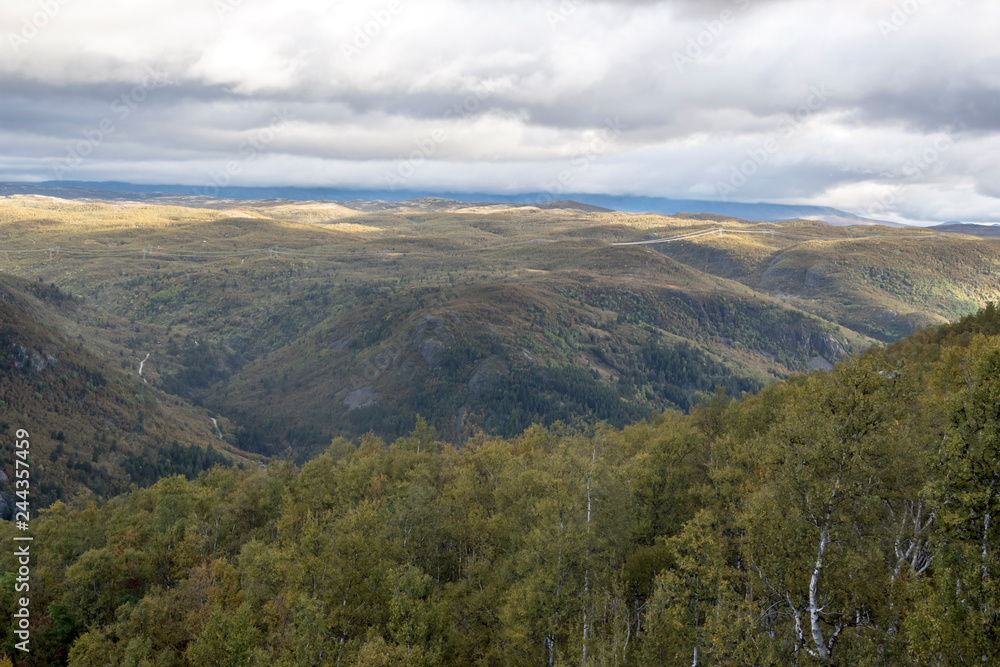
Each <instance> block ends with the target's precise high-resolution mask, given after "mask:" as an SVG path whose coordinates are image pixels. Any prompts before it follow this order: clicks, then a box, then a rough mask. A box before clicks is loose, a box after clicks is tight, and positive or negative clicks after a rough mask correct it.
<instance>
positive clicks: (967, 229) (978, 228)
mask: <svg viewBox="0 0 1000 667" xmlns="http://www.w3.org/2000/svg"><path fill="white" fill-rule="evenodd" d="M929 229H933V230H934V231H936V232H947V233H949V234H969V235H970V236H987V237H991V238H1000V225H977V224H976V223H973V222H946V223H944V224H943V225H934V226H933V227H930V228H929Z"/></svg>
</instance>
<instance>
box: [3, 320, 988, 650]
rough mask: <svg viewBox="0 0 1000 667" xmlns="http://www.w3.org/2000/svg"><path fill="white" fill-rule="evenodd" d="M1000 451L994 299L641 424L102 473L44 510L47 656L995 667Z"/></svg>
mask: <svg viewBox="0 0 1000 667" xmlns="http://www.w3.org/2000/svg"><path fill="white" fill-rule="evenodd" d="M998 454H1000V312H998V311H997V309H996V308H995V307H993V306H992V305H991V306H989V307H988V308H986V309H985V310H983V311H982V312H980V313H979V314H978V315H975V316H970V317H966V318H964V319H962V320H960V321H959V322H957V323H956V324H953V325H946V326H942V327H938V328H936V329H925V330H922V331H920V332H918V333H917V334H914V335H912V336H910V337H908V338H907V339H905V340H903V341H901V342H900V343H898V344H895V345H892V346H890V347H874V348H872V349H870V350H868V351H867V352H865V353H863V354H860V355H858V356H855V357H853V358H850V359H847V360H845V361H842V362H840V363H839V364H838V365H837V366H836V368H835V369H834V370H832V371H830V372H817V373H812V374H808V375H801V374H800V375H794V376H792V377H790V378H789V379H788V380H786V381H782V382H778V383H774V384H771V385H769V386H768V387H766V388H764V389H763V390H762V391H760V392H759V393H758V394H756V395H749V394H747V395H744V397H743V398H741V399H734V398H732V397H729V396H727V395H726V394H725V393H723V392H718V393H715V394H714V395H707V394H703V395H702V396H701V400H700V402H699V404H698V405H697V406H696V407H694V408H693V409H692V410H691V411H690V414H681V413H677V412H666V413H661V414H657V415H656V416H653V417H651V418H649V419H647V420H644V421H641V422H639V423H636V424H633V425H630V426H626V427H624V428H622V429H618V428H614V427H612V426H607V425H595V426H591V427H580V428H570V427H568V426H563V425H561V424H559V423H556V424H554V425H552V426H550V427H548V428H543V427H541V426H532V427H530V428H528V429H527V430H526V431H524V432H523V433H522V434H520V435H518V436H515V437H512V438H500V437H491V436H485V435H480V436H476V437H473V438H471V439H470V440H469V441H468V442H467V443H465V444H464V445H463V446H461V447H455V446H453V445H450V444H445V443H443V442H440V441H439V439H438V438H437V437H436V434H435V432H434V430H433V428H431V427H429V426H428V425H427V424H426V423H425V422H422V421H421V422H419V423H418V425H417V428H416V429H415V430H414V431H413V432H412V433H411V434H410V435H409V436H407V437H403V438H399V439H397V440H395V441H394V442H392V443H388V444H387V443H385V442H383V441H381V440H380V439H378V438H376V437H374V436H368V437H364V438H362V439H361V440H360V442H358V443H354V442H350V441H347V440H345V439H342V438H338V439H335V440H334V441H333V442H332V443H331V444H330V446H329V448H328V449H327V451H326V452H325V453H323V454H322V455H320V456H318V457H317V458H315V459H314V460H311V461H309V462H307V463H305V464H304V465H301V466H297V465H295V464H294V463H293V462H292V461H291V460H287V459H286V460H281V459H280V458H275V459H272V460H271V461H270V463H269V464H268V465H267V467H266V469H265V468H262V467H253V466H251V467H247V468H245V469H234V468H224V467H216V468H214V469H212V470H210V471H208V472H204V473H202V474H201V475H199V476H198V477H197V478H196V479H194V480H191V481H188V480H186V479H185V478H183V477H168V478H165V479H162V480H160V481H159V482H157V483H156V484H154V485H153V486H151V487H149V488H146V489H135V490H133V491H131V492H129V493H125V494H123V495H120V496H117V497H114V498H112V499H110V500H108V501H107V502H98V501H96V500H95V498H94V497H93V496H92V494H90V493H89V492H87V491H83V492H80V493H79V494H78V495H77V496H76V497H74V498H72V499H71V500H70V501H68V502H65V503H64V502H62V501H58V502H56V503H54V504H53V505H52V506H51V507H50V508H49V509H47V510H45V511H44V512H43V514H42V516H41V517H40V518H38V519H36V520H35V526H34V531H35V542H34V545H35V547H34V549H35V551H34V552H33V558H34V559H35V561H34V565H33V567H34V579H33V587H32V596H33V604H34V605H35V609H37V610H38V611H37V612H36V614H35V615H34V616H33V619H32V626H33V632H34V635H33V642H34V644H33V650H32V652H31V654H30V657H29V658H28V659H27V660H26V661H24V662H23V664H26V665H58V664H68V665H73V666H79V667H82V666H85V665H100V666H107V665H137V666H140V665H141V666H143V667H145V666H153V665H157V666H159V665H164V666H165V665H178V666H180V665H192V666H193V665H199V666H200V665H226V666H234V667H235V666H237V665H289V666H290V665H323V664H328V665H357V666H361V665H366V666H369V665H371V666H374V665H427V666H430V665H570V664H572V665H584V664H586V665H595V666H596V665H626V664H633V665H674V664H698V665H702V664H705V665H709V664H718V665H725V664H731V665H736V664H740V665H745V664H760V665H790V664H801V665H810V664H821V665H834V664H836V665H886V664H891V665H961V664H966V665H969V664H977V665H978V664H996V663H997V661H998V660H1000V589H998V582H1000V534H998V527H997V524H996V522H995V521H994V520H993V517H996V516H997V514H998V511H1000V507H998V505H1000V484H998V481H1000V480H998V478H1000V467H998ZM13 530H14V529H13V526H12V525H10V524H8V523H4V524H3V525H2V531H3V533H4V535H3V539H4V540H5V541H7V543H8V544H9V543H10V542H9V538H10V537H11V535H10V534H11V533H12V531H13ZM15 570H16V566H15V562H14V557H13V555H12V554H11V553H10V551H9V550H5V553H4V555H3V557H2V567H0V571H3V572H6V574H4V575H3V576H2V579H3V581H2V584H0V591H2V592H0V595H3V597H4V600H3V601H2V602H0V613H2V614H4V617H3V618H2V619H0V623H3V624H4V626H5V627H9V626H10V620H11V619H10V618H9V617H8V615H9V613H10V612H9V610H11V609H13V608H14V603H13V596H14V593H13V585H12V584H13V578H14V574H13V573H14V571H15ZM12 641H13V639H12V637H10V636H9V637H8V638H7V642H6V644H5V645H4V648H5V650H6V651H7V654H8V655H10V654H11V653H12Z"/></svg>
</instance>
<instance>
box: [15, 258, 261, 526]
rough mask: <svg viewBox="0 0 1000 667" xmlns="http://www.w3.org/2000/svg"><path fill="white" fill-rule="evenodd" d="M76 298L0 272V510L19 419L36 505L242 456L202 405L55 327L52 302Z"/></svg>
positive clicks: (65, 305) (63, 305) (69, 308)
mask: <svg viewBox="0 0 1000 667" xmlns="http://www.w3.org/2000/svg"><path fill="white" fill-rule="evenodd" d="M78 308H79V304H77V303H76V302H75V301H74V299H73V298H72V297H70V296H68V295H67V294H65V293H64V292H61V291H60V290H58V289H56V288H54V287H51V286H46V285H41V284H38V283H29V282H25V281H20V280H17V279H13V278H11V277H9V276H2V277H0V431H2V432H3V434H4V438H3V445H2V448H0V455H2V456H3V466H4V468H3V469H4V470H5V471H6V476H5V477H0V482H2V483H0V498H2V500H0V516H3V517H5V518H6V517H9V516H10V514H11V508H12V505H11V493H12V491H13V479H14V470H13V465H14V456H13V445H12V440H13V438H12V436H11V433H13V432H14V431H16V430H18V429H24V430H26V431H28V433H29V434H30V436H31V437H30V442H31V454H32V457H33V465H34V467H35V474H34V476H33V477H34V479H35V480H36V482H35V486H34V494H35V495H34V499H33V503H34V504H36V505H48V504H50V503H51V502H53V501H54V500H56V499H59V498H69V497H71V496H72V495H74V494H76V493H77V492H79V491H80V490H82V489H89V490H90V491H93V492H94V493H96V494H97V495H99V496H105V497H106V496H110V495H114V494H117V493H121V492H122V491H125V490H127V489H128V488H129V486H130V485H131V484H133V483H138V484H149V483H152V482H154V481H156V480H157V479H159V478H160V477H162V476H163V475H166V474H173V473H186V474H194V473H196V472H197V471H199V470H202V469H204V468H207V467H210V466H211V465H213V464H214V463H216V462H222V463H235V462H237V461H239V460H243V459H245V458H247V457H245V456H242V455H236V453H235V450H233V448H232V447H231V446H230V445H228V444H226V443H225V442H224V441H221V440H220V439H219V437H218V435H217V434H216V433H213V431H212V425H211V422H210V420H209V416H208V415H206V414H204V412H203V411H200V410H196V409H192V408H191V407H190V406H187V405H185V404H183V403H182V402H180V401H178V400H177V399H175V398H172V397H168V396H167V395H165V394H164V393H163V392H161V391H159V390H156V389H154V388H153V387H151V386H149V385H148V384H145V383H143V382H142V381H140V380H138V379H137V378H136V377H129V376H126V375H124V374H123V373H122V372H121V371H120V370H118V369H116V368H113V367H112V366H110V365H109V364H108V363H106V362H105V361H103V360H102V359H101V358H99V357H98V356H96V355H95V354H94V353H93V352H92V351H91V350H90V349H88V347H87V346H86V345H85V343H84V342H81V340H79V339H76V340H74V339H70V338H67V337H66V336H65V335H64V334H63V333H62V332H60V331H59V329H58V326H59V325H58V323H59V321H60V320H61V319H62V318H61V317H60V316H59V315H58V314H57V313H56V311H57V310H62V311H64V312H69V313H72V312H73V311H75V310H77V309H78Z"/></svg>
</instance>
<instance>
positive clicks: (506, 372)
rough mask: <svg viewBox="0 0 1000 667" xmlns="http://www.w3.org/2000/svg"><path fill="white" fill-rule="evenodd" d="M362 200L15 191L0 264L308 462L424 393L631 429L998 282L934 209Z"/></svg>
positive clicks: (252, 440)
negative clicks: (877, 216) (700, 209)
mask: <svg viewBox="0 0 1000 667" xmlns="http://www.w3.org/2000/svg"><path fill="white" fill-rule="evenodd" d="M349 203H350V204H351V205H355V206H358V207H359V208H368V209H370V210H369V211H368V212H365V211H361V210H357V209H352V208H349V207H347V206H344V205H341V204H333V203H329V202H327V203H324V202H304V203H295V202H289V201H246V202H232V201H223V200H218V201H216V202H214V203H213V205H212V207H211V208H193V207H190V206H161V205H154V204H148V203H140V202H111V203H109V202H97V201H89V202H73V201H66V200H60V199H53V198H47V197H37V196H15V197H9V198H6V199H4V200H2V204H0V223H2V224H0V243H2V244H4V247H5V248H8V249H9V250H8V252H7V253H6V254H4V255H0V268H2V269H3V270H4V271H5V272H7V273H9V274H14V275H19V276H22V277H23V278H25V279H27V280H29V281H38V280H41V281H43V282H44V283H45V284H49V283H54V284H55V285H57V286H59V287H60V288H61V289H64V290H66V291H68V292H71V293H72V294H74V295H76V296H77V297H78V299H79V300H80V303H82V304H85V305H86V308H85V309H82V310H80V311H79V312H78V313H77V314H76V315H73V316H70V317H65V318H63V319H62V320H61V324H60V325H59V326H61V327H62V330H63V331H65V332H67V333H69V335H71V336H75V337H82V340H83V342H84V344H85V345H86V346H87V347H88V348H89V349H92V350H94V351H95V353H97V354H99V355H104V358H113V357H115V356H116V355H117V361H118V362H119V363H118V365H119V366H120V367H121V370H124V371H127V372H129V373H130V374H132V375H133V377H135V374H137V372H138V365H139V363H140V362H144V366H143V368H144V377H145V379H146V380H147V381H148V383H149V386H150V387H152V388H155V389H159V390H162V391H165V392H168V393H170V394H173V395H175V396H177V397H180V398H181V399H183V400H184V401H190V402H193V403H195V404H198V405H201V406H204V407H205V408H207V409H210V410H212V411H213V412H214V413H216V414H217V415H221V416H224V417H226V418H228V420H229V423H231V424H232V432H231V433H230V434H229V435H231V436H232V438H233V442H235V443H237V444H238V445H239V446H240V447H242V448H243V449H244V450H246V451H251V452H257V453H260V454H264V455H274V454H276V453H280V452H284V451H285V450H286V449H287V448H288V447H291V448H292V449H293V451H294V452H295V455H296V457H297V459H298V460H305V459H306V458H308V457H309V456H311V455H313V454H315V453H316V452H318V451H321V450H322V448H323V447H325V444H326V443H328V442H329V440H330V439H331V438H332V437H334V436H338V435H343V436H347V437H357V436H359V435H361V434H363V433H365V432H367V431H369V430H373V431H374V432H376V433H378V434H380V435H382V436H383V437H386V438H394V437H397V436H399V435H401V434H404V433H407V432H408V431H409V430H410V429H412V428H413V425H414V424H415V423H416V419H417V416H418V415H423V416H424V417H425V418H426V419H428V420H429V422H430V423H431V424H432V425H433V426H434V427H435V428H436V429H437V431H438V432H439V433H440V434H441V436H442V437H444V438H447V439H448V440H450V441H453V442H462V441H463V440H464V439H466V438H467V437H469V436H470V435H472V434H474V433H476V432H477V431H479V430H484V431H485V432H487V433H494V434H498V435H506V436H511V435H513V434H516V433H518V432H520V431H521V430H523V429H524V428H526V427H527V426H529V425H530V424H532V423H536V422H539V423H543V424H552V423H554V422H556V421H563V422H566V423H584V422H588V421H597V420H603V421H608V422H610V423H612V424H615V425H619V426H621V425H624V424H625V423H628V422H630V421H634V420H635V419H639V418H642V417H644V416H646V415H649V414H652V413H654V412H657V411H660V410H663V409H666V408H679V409H687V408H689V407H690V406H691V405H692V404H693V402H694V400H695V397H696V395H697V394H698V393H699V392H704V391H712V390H714V389H715V388H716V387H725V388H727V390H728V391H730V393H732V394H733V395H739V394H740V393H742V392H744V391H750V392H753V391H757V390H759V389H760V388H761V387H763V386H764V385H765V384H766V383H767V382H769V381H772V380H773V379H776V378H783V377H787V376H789V375H790V374H792V373H795V372H801V371H805V370H808V369H812V368H829V367H830V365H831V364H832V363H835V362H836V361H837V360H838V359H840V358H842V357H843V356H844V355H846V354H848V353H849V352H851V351H858V350H861V349H864V348H865V347H866V346H868V345H870V344H871V343H872V342H875V341H881V342H892V341H894V340H898V339H899V338H900V337H902V336H904V335H906V334H908V333H911V332H912V331H914V330H916V329H917V328H918V327H919V326H924V325H927V324H934V323H940V322H944V321H948V320H953V319H955V318H957V317H960V316H962V315H964V314H967V313H969V312H973V311H975V310H976V309H977V308H979V307H981V306H982V305H983V304H984V303H985V302H986V301H988V300H990V299H993V298H997V296H998V285H1000V282H998V281H997V280H996V277H997V266H998V258H1000V251H998V249H1000V243H998V242H995V241H990V240H977V239H975V238H972V237H963V236H957V235H955V236H953V235H942V234H934V233H932V232H927V231H924V230H909V229H907V230H897V229H891V228H884V227H833V226H829V225H825V224H822V223H819V222H814V221H793V222H785V223H780V224H771V223H755V222H752V221H745V220H736V219H731V218H725V217H720V216H713V215H698V216H693V217H677V216H660V215H634V214H627V213H618V212H610V213H609V212H605V211H601V210H581V209H580V208H546V209H543V208H538V207H534V206H519V207H510V206H501V207H497V206H492V205H491V206H469V207H462V206H460V205H459V204H457V203H455V202H446V201H443V200H432V201H418V202H404V203H402V204H393V205H388V204H386V205H382V204H379V203H370V204H366V205H365V206H362V205H360V204H357V203H353V202H349ZM235 204H239V206H238V207H233V206H234V205H235ZM567 206H568V205H567ZM25 239H31V245H30V246H29V245H28V244H26V243H25ZM671 239H673V240H671ZM665 241H666V242H665ZM102 318H103V319H102Z"/></svg>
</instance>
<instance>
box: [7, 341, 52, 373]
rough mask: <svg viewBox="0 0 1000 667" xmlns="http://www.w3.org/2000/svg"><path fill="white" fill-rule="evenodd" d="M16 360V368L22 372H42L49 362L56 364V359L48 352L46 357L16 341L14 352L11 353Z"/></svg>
mask: <svg viewBox="0 0 1000 667" xmlns="http://www.w3.org/2000/svg"><path fill="white" fill-rule="evenodd" d="M11 356H12V357H13V360H14V368H16V369H17V370H18V371H19V372H21V373H26V374H27V373H41V372H42V371H44V370H45V369H46V368H47V367H48V366H49V364H52V365H55V363H56V359H55V357H52V356H51V355H48V354H46V355H45V356H44V357H43V356H42V355H40V354H39V353H38V352H36V351H34V350H29V349H27V348H25V347H22V346H21V345H18V344H17V343H14V352H13V354H12V355H11Z"/></svg>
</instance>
